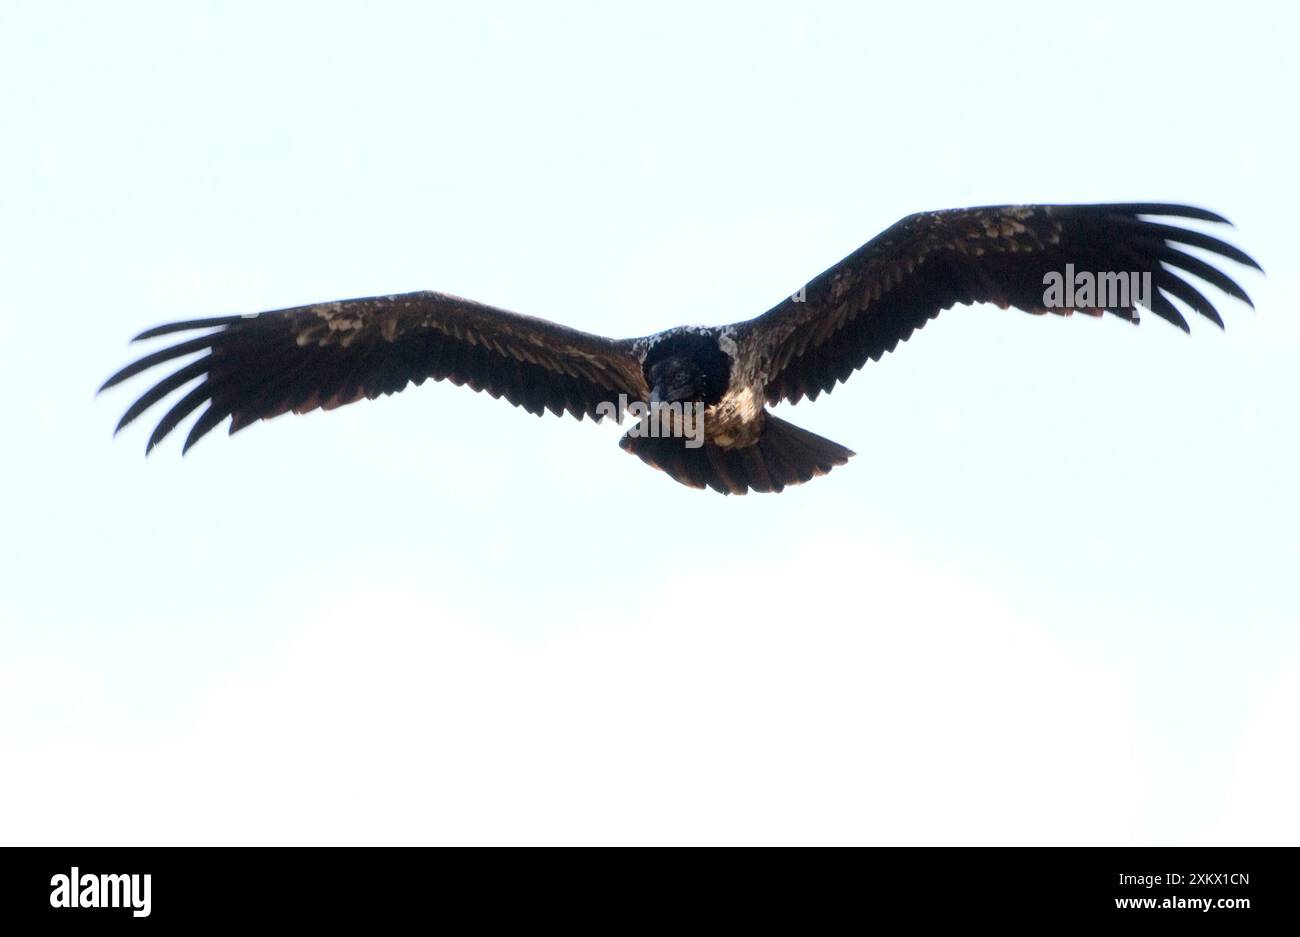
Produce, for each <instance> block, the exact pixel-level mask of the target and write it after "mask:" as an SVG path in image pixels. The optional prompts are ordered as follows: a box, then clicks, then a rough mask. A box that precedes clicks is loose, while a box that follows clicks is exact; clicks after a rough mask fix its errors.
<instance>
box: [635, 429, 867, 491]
mask: <svg viewBox="0 0 1300 937" xmlns="http://www.w3.org/2000/svg"><path fill="white" fill-rule="evenodd" d="M686 442H687V440H685V439H681V438H676V437H653V436H631V435H625V436H624V437H623V438H622V439H621V440H619V445H620V446H621V447H623V448H624V449H626V450H627V451H628V452H630V453H632V454H633V455H634V456H636V457H637V458H639V459H640V460H641V461H642V462H644V463H645V464H646V465H649V466H650V467H651V468H657V469H659V470H660V471H663V472H667V473H668V474H669V475H670V476H672V478H673V479H675V480H676V481H679V482H681V483H682V484H683V485H689V486H690V487H692V488H705V487H708V488H712V489H713V490H714V491H719V492H721V493H722V494H724V495H726V494H737V495H743V494H744V493H745V492H747V491H749V490H750V489H753V490H754V491H772V492H776V491H781V490H783V489H784V488H785V487H786V486H787V485H799V484H802V483H804V482H806V481H808V480H809V479H812V478H815V477H816V476H818V475H825V474H826V473H827V472H829V471H830V470H831V469H833V468H834V467H835V466H837V465H843V464H844V463H845V462H847V461H849V459H850V458H851V457H852V456H853V452H852V451H851V450H849V449H846V448H844V447H843V446H841V445H840V444H839V443H834V442H831V441H830V440H829V439H826V438H824V437H822V436H818V435H817V434H816V433H810V432H808V430H806V429H800V428H799V427H798V426H795V425H794V424H793V423H787V422H786V421H785V420H781V419H778V418H776V417H774V416H772V414H770V413H769V414H766V423H765V425H764V426H763V433H762V435H761V436H759V437H758V440H757V442H755V443H754V444H753V445H750V446H746V447H744V448H743V449H724V448H722V447H721V446H717V445H714V444H713V443H710V442H706V443H704V445H702V446H699V447H697V448H695V449H688V448H687V447H686V445H685V444H686Z"/></svg>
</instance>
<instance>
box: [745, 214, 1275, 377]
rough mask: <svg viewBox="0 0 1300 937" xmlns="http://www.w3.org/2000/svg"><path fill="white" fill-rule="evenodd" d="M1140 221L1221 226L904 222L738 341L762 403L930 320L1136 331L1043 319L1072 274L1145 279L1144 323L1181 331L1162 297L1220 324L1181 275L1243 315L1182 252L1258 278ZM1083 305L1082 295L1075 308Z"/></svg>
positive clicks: (1234, 253)
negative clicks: (971, 317)
mask: <svg viewBox="0 0 1300 937" xmlns="http://www.w3.org/2000/svg"><path fill="white" fill-rule="evenodd" d="M1143 216H1171V217H1174V218H1189V219H1194V220H1197V221H1210V222H1223V223H1226V220H1225V219H1224V218H1221V217H1220V216H1218V215H1216V214H1214V213H1213V212H1208V211H1205V210H1204V209H1200V208H1191V207H1189V206H1186V205H1165V204H1124V205H1001V206H989V207H985V208H960V209H953V210H950V211H936V212H923V213H920V214H916V215H910V216H908V217H907V218H904V219H903V220H902V221H900V222H898V223H897V224H895V225H894V226H893V227H891V228H889V229H888V230H887V231H885V232H884V233H883V234H881V235H879V236H878V237H876V238H874V239H873V240H871V241H868V242H867V243H866V244H865V245H863V246H862V247H860V248H859V249H858V250H856V251H854V252H853V253H852V254H850V255H849V256H848V257H846V258H844V260H842V261H840V262H839V263H838V264H836V265H835V266H834V267H831V268H830V269H829V270H827V271H826V272H824V273H822V274H820V275H819V276H818V277H816V278H815V279H813V280H812V281H811V282H809V283H808V285H807V286H806V287H805V288H804V290H803V291H802V292H801V293H798V294H795V295H794V296H792V297H791V298H789V299H786V300H784V301H782V302H781V303H780V304H779V305H777V306H776V307H774V308H773V309H771V310H769V311H768V312H766V313H764V314H763V315H761V316H759V317H758V318H756V319H752V320H750V321H749V322H745V323H739V324H737V325H736V326H734V328H735V329H736V334H737V339H738V341H739V342H741V343H744V352H745V354H747V355H748V356H749V357H750V358H751V360H752V361H753V362H754V366H755V368H756V370H757V371H758V372H759V373H761V374H763V375H766V388H765V389H766V395H767V399H768V401H769V402H770V403H776V402H777V401H779V400H789V401H791V402H792V403H795V402H798V401H799V400H800V399H801V398H803V397H805V396H807V397H808V398H810V399H816V397H817V395H818V394H820V393H822V392H823V391H829V390H831V388H833V387H834V386H835V384H836V383H837V382H839V381H844V380H847V379H848V377H849V375H850V374H852V373H853V372H854V371H855V370H857V369H858V368H860V367H862V366H863V365H864V364H866V362H867V361H868V359H870V360H877V361H878V360H879V359H880V357H881V355H883V354H884V353H885V352H888V351H893V350H894V348H895V347H897V345H898V343H899V342H900V341H904V340H906V339H907V338H908V337H909V336H910V335H911V334H912V333H913V332H914V331H915V330H916V329H919V328H920V327H921V326H923V325H924V324H925V323H926V322H927V321H928V320H930V319H932V318H934V317H935V316H937V315H938V314H939V312H940V311H942V310H944V309H947V308H949V307H950V306H953V305H956V304H958V303H977V302H990V303H996V304H998V305H999V306H1001V307H1003V308H1004V309H1005V308H1007V307H1008V306H1015V307H1016V308H1017V309H1023V310H1025V311H1026V312H1034V313H1043V312H1054V313H1060V314H1068V313H1070V312H1087V313H1090V314H1093V315H1101V314H1102V312H1112V313H1115V314H1116V315H1119V316H1121V317H1123V318H1125V319H1129V320H1130V321H1133V322H1136V321H1137V318H1138V308H1137V303H1136V302H1134V301H1133V297H1132V296H1130V297H1129V300H1130V301H1129V302H1128V303H1126V304H1110V305H1108V304H1099V302H1098V301H1097V300H1093V302H1092V303H1091V304H1085V303H1079V302H1075V303H1070V302H1066V303H1064V304H1062V305H1059V306H1055V307H1053V308H1048V307H1047V304H1046V303H1045V294H1046V287H1045V285H1044V277H1045V276H1046V275H1048V274H1052V273H1057V274H1060V275H1061V276H1062V277H1064V276H1065V275H1066V274H1067V273H1068V272H1069V269H1070V265H1073V269H1074V270H1075V271H1076V272H1078V273H1084V272H1087V273H1089V274H1091V275H1093V276H1096V275H1098V274H1107V275H1111V274H1128V273H1135V274H1138V275H1139V276H1140V275H1142V274H1149V275H1150V281H1149V282H1150V285H1151V295H1150V304H1151V306H1150V308H1151V311H1152V312H1154V313H1155V314H1156V315H1158V316H1160V317H1161V318H1163V319H1167V320H1168V321H1170V322H1172V323H1174V324H1175V325H1177V326H1178V327H1179V328H1181V329H1183V330H1184V331H1187V330H1188V325H1187V320H1186V319H1184V318H1183V316H1182V314H1181V313H1180V312H1179V311H1178V309H1177V308H1176V307H1175V306H1174V304H1173V303H1172V302H1171V301H1170V297H1171V296H1172V297H1173V298H1175V299H1178V300H1180V301H1181V302H1183V303H1185V304H1186V305H1187V306H1188V307H1189V308H1191V309H1192V310H1194V311H1196V312H1197V313H1199V314H1201V315H1202V316H1204V317H1206V318H1207V319H1210V320H1211V321H1213V322H1215V323H1216V324H1218V325H1219V326H1220V327H1222V325H1223V321H1222V320H1221V319H1220V318H1219V314H1218V312H1217V311H1216V310H1215V308H1214V304H1213V303H1211V302H1210V301H1209V300H1208V299H1206V298H1205V296H1204V295H1202V294H1201V292H1200V291H1199V290H1198V289H1196V287H1195V286H1193V285H1192V284H1191V283H1189V282H1188V281H1187V280H1186V279H1184V277H1185V276H1186V275H1187V274H1191V275H1193V276H1195V277H1198V278H1199V279H1201V280H1204V281H1205V282H1207V283H1210V284H1213V285H1214V286H1216V287H1218V288H1219V289H1221V290H1223V291H1224V292H1225V293H1228V294H1229V295H1231V296H1235V297H1236V298H1238V299H1240V300H1242V301H1244V302H1246V303H1250V298H1249V297H1248V296H1247V295H1246V291H1245V290H1243V289H1242V288H1241V287H1240V286H1238V285H1237V284H1236V283H1235V282H1234V281H1233V280H1232V279H1231V278H1230V277H1228V276H1227V275H1226V274H1224V273H1223V272H1222V271H1220V270H1219V269H1218V268H1217V267H1214V266H1211V265H1210V264H1209V263H1208V262H1207V261H1206V260H1203V259H1201V258H1200V257H1197V256H1194V255H1192V254H1189V253H1187V252H1186V250H1184V248H1185V247H1188V246H1190V247H1193V248H1198V249H1201V250H1205V251H1207V252H1209V254H1210V255H1217V256H1219V257H1226V258H1229V259H1230V260H1234V261H1236V262H1238V263H1242V264H1246V265H1248V266H1251V267H1255V268H1256V269H1258V267H1259V265H1258V264H1257V263H1255V261H1254V260H1252V259H1251V258H1250V257H1248V256H1247V255H1246V254H1244V253H1243V252H1242V251H1240V250H1238V249H1237V248H1235V247H1233V246H1232V245H1231V244H1228V243H1225V242H1224V241H1221V240H1219V239H1218V238H1216V237H1212V236H1211V235H1208V234H1204V233H1202V232H1200V231H1194V230H1190V229H1187V228H1183V227H1180V226H1177V225H1172V224H1163V223H1160V222H1157V221H1152V220H1149V217H1143ZM1083 295H1084V294H1082V293H1080V297H1081V298H1082V297H1083Z"/></svg>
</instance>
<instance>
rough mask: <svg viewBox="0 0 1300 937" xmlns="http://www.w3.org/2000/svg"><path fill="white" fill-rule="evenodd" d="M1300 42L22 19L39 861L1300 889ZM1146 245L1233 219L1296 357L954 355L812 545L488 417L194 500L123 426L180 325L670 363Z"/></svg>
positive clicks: (6, 812)
mask: <svg viewBox="0 0 1300 937" xmlns="http://www.w3.org/2000/svg"><path fill="white" fill-rule="evenodd" d="M1297 19H1298V15H1297V13H1296V8H1295V6H1294V5H1293V4H1283V3H1277V4H1250V3H1244V4H1234V5H1232V6H1230V7H1224V6H1223V5H1221V4H1204V5H1196V4H1188V3H1170V4H1159V5H1157V4H1141V5H1136V4H1130V3H1116V4H1107V3H1090V4H1070V5H1062V6H1051V5H1047V4H1037V3H1029V4H1024V5H1014V6H1013V5H1008V4H995V5H969V4H960V5H959V4H943V5H937V6H925V5H922V4H912V5H907V6H904V7H899V6H897V5H886V4H880V5H876V4H843V5H830V4H826V5H822V4H798V5H794V4H791V5H781V4H777V5H757V4H735V5H725V6H724V5H695V4H684V5H680V6H672V5H663V4H654V5H653V6H651V5H647V6H645V7H642V8H640V9H635V8H631V7H624V8H614V6H613V5H599V4H590V5H587V4H580V5H572V6H561V7H554V8H544V7H543V6H542V5H541V4H509V5H486V4H485V5H482V6H479V5H475V6H472V7H471V6H470V5H468V4H466V5H456V6H448V7H447V8H445V9H443V8H439V7H437V6H435V5H432V4H428V5H426V4H410V5H399V4H383V3H366V4H361V3H356V4H350V5H326V4H287V3H286V4H224V3H158V4H90V3H82V4H58V3H47V4H34V3H33V4H16V3H9V2H6V3H3V4H0V105H2V106H0V113H2V114H3V115H4V137H5V145H4V146H3V148H0V176H2V177H3V178H4V179H5V180H6V184H5V185H4V186H2V187H0V283H3V284H4V291H3V299H2V300H0V389H2V390H3V399H4V401H5V406H4V407H3V408H2V409H0V446H3V452H4V457H3V461H2V462H0V483H2V484H3V490H4V492H5V496H4V502H3V503H4V530H5V535H4V537H3V541H2V544H3V545H2V546H0V550H2V551H3V553H2V554H0V570H2V571H3V572H0V576H2V577H3V578H2V580H0V582H2V584H3V590H2V591H0V619H2V624H0V769H2V770H0V842H5V843H27V844H63V843H69V844H70V843H94V844H127V843H131V844H136V843H140V844H157V843H192V844H206V843H483V842H486V843H539V842H540V843H558V842H574V843H598V842H617V843H659V842H704V843H718V842H725V843H734V842H740V843H749V842H754V843H825V842H844V843H900V844H926V843H972V844H986V843H1050V844H1075V843H1108V844H1110V843H1114V844H1127V843H1134V844H1184V843H1234V844H1256V843H1288V844H1296V843H1297V842H1300V801H1298V800H1297V797H1296V791H1297V790H1300V596H1298V594H1297V575H1296V567H1297V559H1298V558H1300V493H1298V491H1297V477H1298V474H1297V469H1298V468H1300V447H1298V446H1297V416H1296V401H1297V398H1298V397H1300V369H1297V367H1296V363H1297V356H1298V355H1300V319H1298V317H1297V309H1296V303H1295V300H1294V297H1295V296H1296V294H1297V292H1298V291H1300V282H1298V280H1297V275H1296V270H1295V264H1296V261H1297V258H1298V257H1300V236H1298V235H1297V233H1296V228H1295V222H1294V219H1295V217H1296V209H1297V208H1298V207H1300V206H1298V205H1297V185H1296V182H1295V177H1296V166H1297V142H1298V140H1297V129H1296V126H1297V122H1296V118H1295V98H1296V92H1297V89H1298V88H1300V81H1298V80H1297V79H1298V77H1300V75H1298V74H1297V72H1298V69H1297V66H1296V55H1295V49H1294V41H1295V37H1296V35H1297V34H1298V33H1300V29H1298V27H1300V22H1297ZM1115 200H1168V201H1181V202H1188V203H1191V204H1196V205H1202V206H1205V207H1208V208H1211V209H1213V210H1216V211H1219V212H1221V213H1224V214H1226V215H1228V216H1229V217H1230V218H1232V220H1233V221H1234V222H1235V223H1236V225H1237V228H1236V230H1232V231H1226V230H1225V232H1224V233H1225V236H1226V237H1228V239H1230V240H1232V241H1233V242H1234V243H1237V244H1239V245H1240V246H1242V247H1243V248H1245V249H1246V250H1247V251H1249V252H1251V253H1252V254H1253V255H1254V256H1255V257H1257V258H1258V259H1259V261H1260V262H1261V263H1262V264H1263V266H1264V268H1265V269H1266V270H1267V271H1268V276H1267V278H1264V277H1261V276H1260V275H1258V274H1256V273H1254V272H1252V271H1246V270H1243V269H1241V268H1236V267H1233V266H1231V265H1228V266H1226V267H1225V269H1228V270H1229V272H1230V273H1231V274H1232V275H1233V276H1234V277H1236V278H1237V279H1239V280H1240V282H1241V283H1242V284H1243V285H1244V286H1245V287H1246V288H1247V290H1248V291H1250V292H1251V294H1252V295H1253V297H1254V298H1255V301H1256V305H1257V307H1258V311H1257V312H1251V311H1250V310H1249V309H1247V308H1246V307H1245V306H1243V305H1242V304H1240V303H1236V302H1235V301H1232V300H1230V299H1228V298H1226V297H1220V294H1217V293H1215V294H1214V296H1215V297H1216V299H1217V298H1222V302H1221V303H1220V310H1221V312H1222V313H1223V317H1224V319H1225V320H1226V321H1227V332H1226V334H1225V333H1220V332H1219V331H1218V330H1217V329H1216V328H1214V327H1213V326H1212V325H1211V324H1209V323H1207V322H1205V321H1204V320H1200V319H1197V320H1196V321H1194V322H1193V333H1192V335H1191V336H1190V337H1188V336H1184V335H1183V334H1181V333H1180V332H1179V331H1178V330H1176V329H1174V328H1172V327H1170V326H1168V325H1166V324H1165V323H1163V322H1160V321H1158V320H1155V319H1154V317H1151V321H1149V322H1147V323H1146V324H1144V325H1143V326H1142V327H1140V328H1137V329H1134V328H1132V327H1131V326H1128V325H1126V324H1125V323H1123V322H1120V321H1119V320H1117V319H1114V318H1108V319H1106V320H1103V321H1094V320H1091V319H1086V318H1079V317H1076V318H1074V319H1070V320H1055V319H1053V320H1047V319H1039V318H1034V317H1029V316H1025V315H1022V314H1018V313H1014V312H1003V311H1000V310H998V309H996V308H993V307H978V308H965V307H962V308H958V309H956V310H953V311H951V312H948V313H945V314H944V315H943V316H941V317H940V318H939V319H938V320H937V321H935V322H933V323H931V324H930V325H929V326H927V327H926V328H925V329H924V330H923V331H922V332H920V333H918V334H917V335H916V336H915V337H913V339H912V340H911V341H910V342H908V343H906V344H905V345H903V346H901V348H900V350H899V351H898V352H896V353H895V354H893V355H890V356H888V357H886V358H885V359H884V360H883V361H882V362H880V363H878V364H869V365H868V366H867V367H866V369H864V370H863V371H862V372H859V373H858V374H857V375H855V376H854V377H853V379H852V380H850V382H849V383H848V384H847V385H845V386H841V387H839V388H838V389H837V390H836V391H835V392H834V393H833V394H832V395H830V396H829V397H823V398H822V399H820V400H819V401H817V402H816V403H814V404H807V403H805V404H801V405H800V406H798V407H797V408H790V407H784V408H782V410H781V411H780V412H781V413H782V415H783V416H786V417H787V418H789V419H792V420H794V421H795V422H797V423H798V424H799V425H802V426H806V427H807V428H809V429H811V430H813V431H815V432H817V433H820V434H823V435H825V436H827V437H829V438H831V439H833V440H836V441H838V442H840V443H843V444H845V445H847V446H849V447H850V448H852V449H854V450H856V451H857V452H858V453H859V455H858V457H857V458H856V459H854V460H853V461H852V462H850V463H849V465H848V466H847V467H845V468H840V469H837V470H836V471H835V472H833V473H832V474H831V475H830V476H828V477H827V478H824V479H818V480H815V481H814V482H812V483H811V484H808V485H806V486H803V487H800V488H796V489H792V490H789V491H787V492H786V493H784V494H782V495H780V496H764V495H750V496H747V497H744V498H722V497H720V496H717V495H715V494H713V493H712V492H697V491H692V490H690V489H687V488H684V487H681V486H678V485H677V484H675V483H673V482H672V481H671V480H669V479H668V478H667V477H666V476H663V475H661V474H658V473H655V472H652V471H650V470H648V469H647V468H645V467H644V466H643V465H641V464H640V463H639V462H638V461H636V460H635V459H633V458H630V457H629V456H628V455H626V454H625V453H623V452H621V451H619V449H618V447H617V438H618V433H619V430H618V429H617V428H615V427H614V426H612V425H610V424H604V425H601V426H594V425H592V424H591V423H589V422H583V423H577V422H573V421H561V420H558V419H556V418H553V417H549V416H548V417H546V418H545V419H537V418H535V417H531V416H529V415H527V414H525V413H523V411H520V410H515V409H513V408H511V407H509V406H508V405H506V404H505V403H503V402H501V401H494V400H492V399H490V398H488V397H487V396H484V395H476V394H473V393H470V392H469V391H467V390H465V389H463V388H457V387H453V386H450V385H429V384H426V385H425V386H424V387H422V388H419V389H417V390H413V391H408V392H407V393H405V394H402V395H400V396H398V397H395V398H389V399H385V400H382V401H378V402H373V403H363V404H358V405H355V406H352V407H348V408H345V409H343V410H339V411H336V412H334V413H329V414H320V413H317V414H313V415H311V416H306V417H284V418H281V419H278V420H276V421H274V422H273V423H270V424H264V425H260V426H257V427H254V428H252V429H249V430H248V431H246V432H244V433H242V434H241V435H239V436H237V437H236V438H234V439H227V438H226V437H225V436H224V434H223V433H214V434H212V435H211V436H210V437H208V438H207V439H205V440H204V441H203V443H202V444H200V445H199V446H198V447H197V448H196V449H194V450H193V451H192V452H191V453H190V454H189V455H188V456H186V457H185V458H184V459H182V458H181V456H180V446H179V443H180V441H181V439H183V435H180V436H179V438H176V437H173V438H172V439H169V440H168V444H167V445H165V446H163V447H162V448H161V449H160V450H159V451H156V452H155V453H154V454H153V455H152V456H150V458H149V459H148V460H145V458H144V457H143V449H144V442H145V439H146V438H147V436H148V427H149V426H151V425H152V423H151V422H150V421H149V420H147V419H146V420H142V421H140V423H139V424H138V425H136V426H133V427H132V428H131V429H130V430H129V431H127V432H125V433H123V434H122V435H121V436H120V437H119V438H118V439H116V440H113V439H112V438H111V431H112V428H113V426H114V424H115V423H116V421H117V419H118V417H119V416H120V414H121V412H122V411H123V409H125V407H126V406H127V405H128V404H129V403H130V401H131V400H133V399H134V395H135V394H137V393H139V392H140V391H142V390H144V389H145V387H147V386H148V384H147V383H146V379H141V380H138V381H136V382H132V383H131V384H130V385H128V386H127V387H126V388H124V389H121V390H116V391H113V392H111V393H108V394H105V395H103V396H102V397H100V398H98V399H97V398H95V397H94V390H95V388H96V387H97V386H98V385H99V383H100V382H101V381H102V380H103V379H104V378H105V377H107V376H108V375H109V374H110V373H112V372H113V371H114V370H116V369H117V368H118V367H120V366H121V365H122V364H124V363H126V362H127V361H128V360H130V359H131V357H132V356H133V355H134V354H135V353H136V352H135V350H134V349H131V348H128V347H127V344H126V341H127V339H128V338H129V337H130V336H132V335H134V334H135V333H136V332H138V331H140V330H141V329H143V328H145V327H147V326H150V325H154V324H157V323H159V322H165V321H168V320H173V319H183V318H190V317H195V316H200V315H208V314H222V313H229V312H250V311H255V310H258V309H264V308H276V307H282V306H289V305H297V304H302V303H307V302H314V301H322V300H331V299H338V298H343V297H350V296H364V295H371V294H376V293H389V292H397V291H403V290H414V289H425V288H431V289H438V290H444V291H447V292H453V293H457V294H460V295H463V296H468V297H473V298H475V299H479V300H482V301H484V302H489V303H493V304H497V305H501V306H504V307H506V308H511V309H516V310H518V311H521V312H527V313H531V314H533V315H539V316H543V317H547V318H552V319H556V320H559V321H562V322H565V323H568V324H571V325H574V326H577V327H579V328H583V329H587V330H590V331H596V332H602V333H606V334H610V335H615V336H620V337H621V336H630V335H641V334H646V333H649V332H653V331H657V330H659V329H660V328H664V327H667V326H670V325H674V324H680V323H692V322H702V323H720V322H729V321H735V320H738V319H743V318H748V317H750V316H752V315H755V314H757V313H759V312H761V311H763V310H765V309H767V308H768V307H769V306H770V305H772V304H773V303H775V302H776V301H778V300H779V299H780V298H781V297H782V296H784V295H786V294H788V293H789V292H791V291H792V290H793V289H795V288H797V287H798V286H799V285H800V284H801V283H803V282H804V281H806V280H807V279H808V278H810V277H811V276H813V275H815V274H816V273H818V272H820V271H821V270H822V269H824V268H825V267H827V266H829V265H830V264H831V263H833V262H834V261H836V260H838V259H839V258H840V257H842V256H844V255H845V254H847V253H849V252H850V251H851V250H853V249H854V248H856V247H857V246H858V245H859V244H861V243H862V242H864V241H866V240H867V239H869V238H870V237H872V236H874V235H875V234H876V233H878V232H879V231H880V230H882V229H883V228H885V227H886V226H888V225H889V224H891V223H893V222H894V221H896V220H897V219H898V218H900V217H902V216H903V215H906V214H908V213H910V212H913V211H917V210H921V209H933V208H945V207H955V206H961V205H971V204H987V203H1001V202H1036V201H1037V202H1058V201H1059V202H1085V201H1115ZM1208 289H1209V288H1207V290H1208ZM158 413H161V411H157V413H154V414H153V415H155V416H156V415H157V414H158Z"/></svg>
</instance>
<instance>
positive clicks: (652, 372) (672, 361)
mask: <svg viewBox="0 0 1300 937" xmlns="http://www.w3.org/2000/svg"><path fill="white" fill-rule="evenodd" d="M646 376H647V377H648V378H649V384H650V403H652V404H656V403H675V402H677V401H695V400H700V401H702V400H704V399H705V398H706V397H708V395H709V381H708V375H706V374H705V373H704V370H703V369H702V368H701V367H700V366H699V365H698V364H697V363H696V362H695V361H693V360H692V359H690V358H687V357H684V356H681V355H670V356H669V357H666V358H662V359H660V360H659V361H656V362H655V363H654V364H653V365H651V366H650V368H649V371H648V373H647V375H646Z"/></svg>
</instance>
